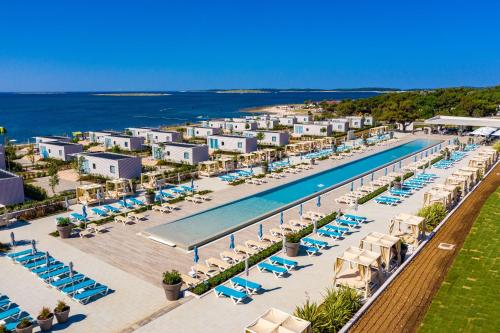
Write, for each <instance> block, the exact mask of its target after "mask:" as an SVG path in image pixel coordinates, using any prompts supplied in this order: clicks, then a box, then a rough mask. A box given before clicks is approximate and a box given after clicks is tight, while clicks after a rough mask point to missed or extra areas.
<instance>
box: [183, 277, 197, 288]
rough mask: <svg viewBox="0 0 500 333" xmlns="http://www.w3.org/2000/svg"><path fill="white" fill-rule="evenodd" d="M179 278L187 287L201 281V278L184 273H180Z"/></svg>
mask: <svg viewBox="0 0 500 333" xmlns="http://www.w3.org/2000/svg"><path fill="white" fill-rule="evenodd" d="M181 278H182V282H184V284H185V285H186V286H188V288H192V287H194V286H196V285H198V284H200V282H202V281H201V280H199V279H197V278H194V277H192V276H189V275H186V274H181Z"/></svg>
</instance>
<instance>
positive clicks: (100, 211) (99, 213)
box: [91, 207, 108, 216]
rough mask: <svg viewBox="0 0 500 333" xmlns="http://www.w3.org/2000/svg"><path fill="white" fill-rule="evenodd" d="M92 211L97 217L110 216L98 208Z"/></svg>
mask: <svg viewBox="0 0 500 333" xmlns="http://www.w3.org/2000/svg"><path fill="white" fill-rule="evenodd" d="M91 210H92V211H93V212H94V214H96V215H99V216H108V213H107V212H106V211H105V210H102V209H100V208H97V207H96V208H92V209H91Z"/></svg>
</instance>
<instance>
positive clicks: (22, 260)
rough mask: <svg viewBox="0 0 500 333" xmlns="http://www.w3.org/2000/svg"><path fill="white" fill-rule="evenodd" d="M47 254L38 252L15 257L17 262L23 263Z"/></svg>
mask: <svg viewBox="0 0 500 333" xmlns="http://www.w3.org/2000/svg"><path fill="white" fill-rule="evenodd" d="M43 256H45V252H37V253H35V254H30V255H27V256H22V257H17V258H15V259H14V261H15V262H17V263H20V264H23V263H28V262H31V261H35V260H37V259H39V258H41V257H43Z"/></svg>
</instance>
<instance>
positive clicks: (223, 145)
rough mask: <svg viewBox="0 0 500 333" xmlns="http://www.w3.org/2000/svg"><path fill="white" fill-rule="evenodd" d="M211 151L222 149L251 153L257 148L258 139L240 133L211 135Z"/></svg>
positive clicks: (208, 142)
mask: <svg viewBox="0 0 500 333" xmlns="http://www.w3.org/2000/svg"><path fill="white" fill-rule="evenodd" d="M207 144H208V149H209V151H210V152H213V151H216V150H221V151H227V152H236V153H251V152H253V151H256V150H257V139H256V138H248V137H244V136H238V135H210V136H208V137H207Z"/></svg>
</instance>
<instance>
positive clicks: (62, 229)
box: [57, 217, 73, 238]
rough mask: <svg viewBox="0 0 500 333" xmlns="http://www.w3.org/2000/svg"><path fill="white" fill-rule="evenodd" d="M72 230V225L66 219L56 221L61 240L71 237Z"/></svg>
mask: <svg viewBox="0 0 500 333" xmlns="http://www.w3.org/2000/svg"><path fill="white" fill-rule="evenodd" d="M72 229H73V224H72V223H71V220H70V219H69V218H68V217H62V218H59V219H57V231H58V232H59V236H60V237H61V238H69V237H70V236H71V230H72Z"/></svg>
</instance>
